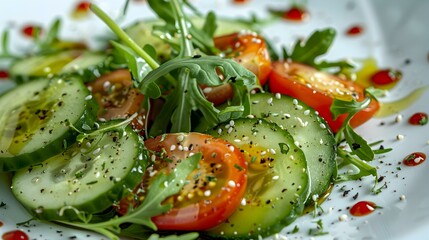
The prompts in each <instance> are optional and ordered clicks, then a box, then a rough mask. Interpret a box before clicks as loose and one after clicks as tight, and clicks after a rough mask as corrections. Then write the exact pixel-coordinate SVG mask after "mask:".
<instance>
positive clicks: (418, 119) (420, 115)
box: [408, 112, 428, 126]
mask: <svg viewBox="0 0 429 240" xmlns="http://www.w3.org/2000/svg"><path fill="white" fill-rule="evenodd" d="M408 122H409V123H410V124H412V125H421V126H423V125H426V124H427V123H428V115H427V114H426V113H424V112H416V113H414V114H413V115H412V116H411V117H410V119H408Z"/></svg>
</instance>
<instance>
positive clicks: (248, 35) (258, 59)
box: [214, 31, 271, 85]
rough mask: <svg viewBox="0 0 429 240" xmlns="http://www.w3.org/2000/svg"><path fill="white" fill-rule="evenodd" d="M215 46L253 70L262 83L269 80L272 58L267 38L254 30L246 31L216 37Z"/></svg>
mask: <svg viewBox="0 0 429 240" xmlns="http://www.w3.org/2000/svg"><path fill="white" fill-rule="evenodd" d="M214 42H215V46H216V47H217V48H219V49H220V50H221V51H223V52H224V53H225V55H226V57H232V58H234V59H235V61H237V62H238V63H240V64H241V65H242V66H243V67H245V68H247V69H249V70H250V71H252V72H253V73H254V74H255V75H256V76H257V77H258V79H259V82H260V84H261V85H264V84H265V83H266V82H267V79H268V75H269V73H270V72H271V59H270V54H269V52H268V48H267V45H266V44H265V40H264V39H263V38H262V37H261V36H259V35H258V34H256V33H254V32H249V31H244V32H238V33H232V34H229V35H224V36H220V37H216V38H215V39H214Z"/></svg>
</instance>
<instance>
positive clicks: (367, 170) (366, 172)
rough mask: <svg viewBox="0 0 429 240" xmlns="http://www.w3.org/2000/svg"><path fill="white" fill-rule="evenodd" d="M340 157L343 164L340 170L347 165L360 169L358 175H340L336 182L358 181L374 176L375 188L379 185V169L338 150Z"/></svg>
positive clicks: (344, 151) (342, 150)
mask: <svg viewBox="0 0 429 240" xmlns="http://www.w3.org/2000/svg"><path fill="white" fill-rule="evenodd" d="M337 153H338V157H339V158H341V160H342V162H341V164H340V165H339V166H338V167H339V168H341V167H343V166H347V165H350V164H351V165H353V166H355V167H357V168H358V169H359V172H358V173H355V174H352V173H344V174H338V176H337V179H336V182H343V181H350V180H358V179H361V178H362V177H365V176H370V175H372V176H374V187H373V189H375V186H376V184H377V179H378V174H377V169H376V168H375V167H373V166H371V165H369V164H368V163H366V162H365V161H362V160H360V159H358V158H356V157H354V156H352V155H351V154H350V153H349V152H347V151H346V150H344V149H341V148H338V150H337Z"/></svg>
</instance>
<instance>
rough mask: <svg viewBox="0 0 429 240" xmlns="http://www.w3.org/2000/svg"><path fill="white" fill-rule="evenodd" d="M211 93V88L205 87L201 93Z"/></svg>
mask: <svg viewBox="0 0 429 240" xmlns="http://www.w3.org/2000/svg"><path fill="white" fill-rule="evenodd" d="M211 91H213V88H211V87H206V88H204V89H203V93H210V92H211Z"/></svg>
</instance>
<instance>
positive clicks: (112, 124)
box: [67, 113, 137, 142]
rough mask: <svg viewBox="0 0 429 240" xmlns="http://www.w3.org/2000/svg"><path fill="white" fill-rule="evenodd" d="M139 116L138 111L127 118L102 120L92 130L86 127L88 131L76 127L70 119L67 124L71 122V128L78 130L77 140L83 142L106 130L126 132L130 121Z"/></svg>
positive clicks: (121, 133)
mask: <svg viewBox="0 0 429 240" xmlns="http://www.w3.org/2000/svg"><path fill="white" fill-rule="evenodd" d="M136 116H137V113H134V114H133V115H132V116H130V117H129V118H127V119H125V120H121V119H117V120H110V121H107V122H101V123H99V124H98V128H97V129H94V130H91V129H84V130H88V131H86V132H84V131H82V130H81V129H78V128H76V127H75V126H74V125H73V124H72V123H70V121H68V120H67V124H69V126H70V128H72V129H73V130H75V131H76V132H78V133H79V134H78V135H77V137H76V141H78V142H83V141H84V140H85V139H87V138H88V137H91V136H97V135H100V134H103V133H105V132H110V131H116V132H119V135H121V136H122V135H123V133H124V132H125V128H126V127H127V126H128V125H129V124H130V122H131V121H132V120H133V119H134V118H135V117H136ZM87 128H89V126H87Z"/></svg>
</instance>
